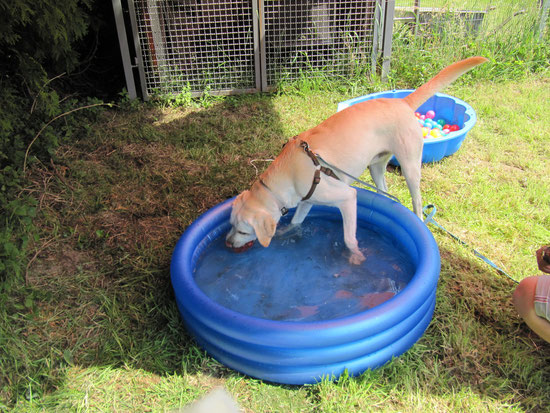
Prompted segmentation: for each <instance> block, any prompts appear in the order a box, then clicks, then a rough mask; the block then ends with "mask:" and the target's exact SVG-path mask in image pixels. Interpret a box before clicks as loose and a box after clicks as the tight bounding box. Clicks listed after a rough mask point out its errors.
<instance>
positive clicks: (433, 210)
mask: <svg viewBox="0 0 550 413" xmlns="http://www.w3.org/2000/svg"><path fill="white" fill-rule="evenodd" d="M314 155H315V156H316V157H317V158H318V159H319V160H320V161H321V162H323V163H324V164H325V165H327V166H328V167H329V168H332V169H335V170H336V171H338V172H340V173H342V174H344V175H346V176H347V177H349V178H351V179H353V180H354V181H357V182H359V183H361V184H363V185H365V186H366V187H368V188H370V189H372V190H373V191H376V192H378V193H380V194H382V195H385V196H386V197H388V198H390V199H393V200H394V201H396V202H397V203H398V204H401V205H403V203H402V202H401V201H400V200H399V199H398V198H397V197H395V196H393V195H391V194H389V193H387V192H385V191H382V190H381V189H378V188H377V187H375V186H374V185H371V184H369V183H367V182H365V181H362V180H361V179H359V178H357V177H355V176H353V175H350V174H348V173H347V172H346V171H343V170H342V169H340V168H338V167H337V166H334V165H331V164H330V163H328V162H327V161H325V160H324V159H323V158H321V156H320V155H319V154H314ZM429 209H431V212H429V213H428V212H427V211H428V210H429ZM436 211H437V208H436V207H435V205H433V204H429V205H426V206H425V207H424V208H422V212H423V214H424V216H425V217H426V219H425V220H424V223H425V224H426V226H427V225H428V224H433V225H435V226H436V227H437V228H439V229H441V230H442V231H443V232H446V233H447V234H448V235H450V236H451V238H453V239H455V240H456V241H458V242H459V243H460V244H462V245H464V246H465V247H468V248H469V249H470V250H471V251H472V252H473V253H474V255H475V256H476V257H478V258H481V259H482V260H483V261H485V262H486V263H487V264H489V265H490V266H491V267H493V268H494V269H495V270H497V272H498V273H499V274H502V275H505V276H506V277H508V278H509V279H511V280H512V281H514V282H515V283H518V281H516V280H514V279H513V278H512V277H511V276H510V275H508V274H507V273H506V271H504V270H503V269H502V268H500V267H499V266H498V265H496V264H495V263H494V262H493V261H491V260H490V259H489V258H487V257H486V256H484V255H483V254H481V253H480V252H479V251H477V250H476V249H474V248H472V247H470V246H469V245H468V244H466V243H465V242H464V241H462V240H461V239H460V238H458V237H457V236H456V235H454V234H453V233H451V232H449V231H448V230H446V229H445V228H444V227H443V226H442V225H440V224H438V223H437V222H436V221H435V219H434V215H435V213H436Z"/></svg>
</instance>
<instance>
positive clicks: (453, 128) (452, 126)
mask: <svg viewBox="0 0 550 413" xmlns="http://www.w3.org/2000/svg"><path fill="white" fill-rule="evenodd" d="M459 129H460V126H458V125H451V127H450V128H449V130H450V131H451V132H455V131H457V130H459Z"/></svg>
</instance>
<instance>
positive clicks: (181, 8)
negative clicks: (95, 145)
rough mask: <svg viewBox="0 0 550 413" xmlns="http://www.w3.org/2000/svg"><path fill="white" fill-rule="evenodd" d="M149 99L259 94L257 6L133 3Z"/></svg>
mask: <svg viewBox="0 0 550 413" xmlns="http://www.w3.org/2000/svg"><path fill="white" fill-rule="evenodd" d="M133 7H134V11H135V21H136V26H137V27H136V32H137V36H138V40H139V42H138V46H139V48H140V53H139V58H141V60H142V65H143V73H144V75H145V84H146V92H147V94H153V93H156V92H159V93H162V94H169V93H175V94H177V93H182V92H185V91H188V92H197V91H205V90H211V89H212V90H216V91H218V92H230V91H243V90H256V89H257V87H258V84H257V79H256V72H257V70H256V61H257V55H256V53H255V50H257V39H255V33H254V27H255V23H254V16H255V9H256V7H255V2H254V1H251V0H192V1H189V0H186V1H176V0H172V1H170V0H168V1H162V0H134V1H133Z"/></svg>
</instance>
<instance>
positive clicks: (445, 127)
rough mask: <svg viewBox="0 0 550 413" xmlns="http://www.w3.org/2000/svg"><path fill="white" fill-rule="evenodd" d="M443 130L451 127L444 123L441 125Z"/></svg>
mask: <svg viewBox="0 0 550 413" xmlns="http://www.w3.org/2000/svg"><path fill="white" fill-rule="evenodd" d="M443 129H451V125H449V124H448V123H446V124H445V125H443Z"/></svg>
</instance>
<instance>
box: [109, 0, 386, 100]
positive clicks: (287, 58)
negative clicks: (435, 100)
mask: <svg viewBox="0 0 550 413" xmlns="http://www.w3.org/2000/svg"><path fill="white" fill-rule="evenodd" d="M120 1H121V0H113V4H114V5H118V6H117V7H115V11H116V10H118V9H119V8H120ZM126 1H127V2H128V10H129V12H130V13H129V15H130V20H131V24H132V33H133V37H134V45H135V48H136V60H137V67H138V71H139V77H140V80H141V89H142V94H143V96H144V98H148V97H149V96H150V95H151V94H154V93H155V92H158V93H160V94H179V93H182V92H190V93H191V94H193V95H198V94H201V93H204V92H205V91H208V92H209V93H213V94H229V93H238V92H245V91H258V90H264V91H265V90H269V89H271V88H273V87H274V86H276V85H277V83H278V82H279V81H281V80H284V81H293V80H296V79H299V78H300V77H302V76H307V77H309V78H311V77H316V76H321V75H322V76H326V77H335V76H349V75H351V74H353V73H354V72H357V71H363V70H365V69H366V68H370V69H371V70H372V69H373V68H374V67H375V63H376V58H377V51H378V42H379V40H380V34H381V33H380V27H381V26H382V23H381V10H382V9H383V8H384V6H385V4H386V1H389V0H126ZM121 30H122V31H123V30H124V28H123V27H122V29H121Z"/></svg>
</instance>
